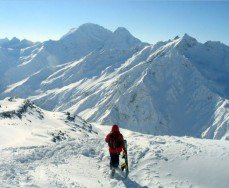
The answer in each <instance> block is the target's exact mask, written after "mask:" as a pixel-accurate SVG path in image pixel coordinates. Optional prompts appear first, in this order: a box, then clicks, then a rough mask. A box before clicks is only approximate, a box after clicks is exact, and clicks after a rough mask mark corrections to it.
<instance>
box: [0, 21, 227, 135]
mask: <svg viewBox="0 0 229 188" xmlns="http://www.w3.org/2000/svg"><path fill="white" fill-rule="evenodd" d="M8 96H18V97H22V98H29V99H31V100H32V101H33V102H34V103H35V104H37V105H38V106H40V107H42V108H45V109H47V110H54V111H70V112H71V113H73V114H79V115H80V116H82V117H83V118H85V119H86V120H88V121H92V122H98V123H101V124H114V123H117V124H119V125H120V126H121V127H124V128H128V129H130V130H133V131H138V132H141V133H149V134H155V135H165V134H166V135H178V136H182V135H188V136H195V137H203V138H213V139H227V138H229V131H228V127H229V101H228V98H229V47H228V46H226V45H224V44H222V43H220V42H212V41H208V42H206V43H204V44H202V43H199V42H198V41H197V40H196V39H194V38H192V37H190V36H188V35H187V34H185V35H184V36H182V37H175V38H174V39H172V40H168V41H166V42H158V43H156V44H154V45H151V44H147V43H143V42H141V41H140V40H139V39H137V38H135V37H134V36H133V35H131V34H130V32H129V31H128V30H126V29H125V28H121V27H120V28H118V29H117V30H115V31H114V32H112V31H109V30H107V29H105V28H103V27H101V26H99V25H96V24H84V25H82V26H80V27H79V28H77V29H71V30H70V31H69V32H68V33H67V34H66V35H64V36H63V37H62V38H61V39H60V40H58V41H53V40H49V41H45V42H43V43H33V42H30V41H27V40H22V41H20V40H19V39H16V38H13V39H12V40H8V39H0V98H1V99H3V98H5V97H8Z"/></svg>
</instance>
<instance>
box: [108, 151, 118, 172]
mask: <svg viewBox="0 0 229 188" xmlns="http://www.w3.org/2000/svg"><path fill="white" fill-rule="evenodd" d="M110 157H111V158H110V167H111V168H117V167H118V165H119V153H114V154H113V153H110Z"/></svg>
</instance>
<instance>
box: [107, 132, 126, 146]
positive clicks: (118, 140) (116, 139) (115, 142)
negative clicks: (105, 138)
mask: <svg viewBox="0 0 229 188" xmlns="http://www.w3.org/2000/svg"><path fill="white" fill-rule="evenodd" d="M108 145H109V147H110V148H118V147H121V146H123V138H122V135H121V134H114V133H111V135H110V139H109V142H108Z"/></svg>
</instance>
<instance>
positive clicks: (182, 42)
mask: <svg viewBox="0 0 229 188" xmlns="http://www.w3.org/2000/svg"><path fill="white" fill-rule="evenodd" d="M176 40H178V42H177V44H176V46H177V47H178V48H180V49H187V48H190V47H193V46H195V45H196V44H198V41H197V40H196V39H195V38H193V37H191V36H189V35H188V34H187V33H185V34H184V36H183V37H181V38H178V39H176Z"/></svg>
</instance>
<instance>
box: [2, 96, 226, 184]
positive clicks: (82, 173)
mask: <svg viewBox="0 0 229 188" xmlns="http://www.w3.org/2000/svg"><path fill="white" fill-rule="evenodd" d="M0 105H1V107H0V129H1V131H0V138H1V139H0V152H1V157H0V167H1V168H0V186H1V187H47V188H52V187H79V188H81V187H82V188H83V187H88V188H89V187H95V188H100V187H108V188H109V187H110V188H113V187H117V188H118V187H119V188H124V187H126V188H129V187H131V188H140V187H145V188H147V187H169V188H170V187H171V188H173V187H180V188H186V187H201V188H202V187H203V188H204V187H208V188H215V187H221V188H227V187H228V184H229V180H228V175H229V174H228V170H227V169H228V168H229V145H228V142H227V141H224V140H220V141H219V140H206V139H197V138H189V137H174V136H152V135H144V134H140V133H136V132H132V131H129V130H125V129H121V132H122V134H123V135H124V138H125V139H127V142H128V157H129V169H130V173H129V176H128V178H124V174H123V172H122V171H121V170H117V171H116V174H115V176H114V178H113V179H111V178H110V168H109V152H108V146H107V144H106V143H105V141H104V137H105V135H106V134H107V133H108V132H109V131H110V126H104V125H103V126H99V125H95V124H93V125H90V124H88V123H87V122H85V121H84V120H83V119H81V118H80V117H78V116H73V115H71V114H67V113H61V112H48V111H46V110H43V109H41V108H38V107H37V106H35V105H34V104H33V103H31V102H30V101H28V100H23V99H15V98H6V99H5V100H3V101H0ZM121 161H122V159H121V157H120V163H121Z"/></svg>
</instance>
